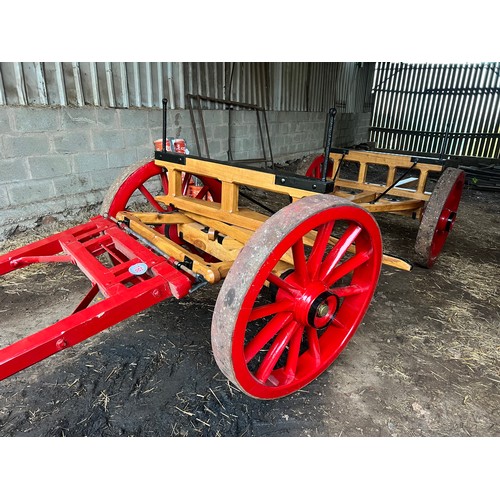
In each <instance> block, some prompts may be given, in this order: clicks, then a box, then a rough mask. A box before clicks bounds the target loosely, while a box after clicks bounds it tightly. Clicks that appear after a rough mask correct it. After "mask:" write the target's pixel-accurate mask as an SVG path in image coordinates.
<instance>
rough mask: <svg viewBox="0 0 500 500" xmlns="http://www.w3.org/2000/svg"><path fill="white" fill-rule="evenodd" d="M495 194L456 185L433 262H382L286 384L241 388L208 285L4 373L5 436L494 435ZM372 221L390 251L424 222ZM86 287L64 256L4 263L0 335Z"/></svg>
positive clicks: (64, 307) (44, 319) (1, 414)
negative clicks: (324, 355) (331, 353)
mask: <svg viewBox="0 0 500 500" xmlns="http://www.w3.org/2000/svg"><path fill="white" fill-rule="evenodd" d="M299 170H300V169H299ZM499 206H500V193H493V192H481V191H477V190H466V191H465V193H464V195H463V199H462V204H461V207H460V210H459V218H458V221H457V223H456V224H455V226H454V229H453V231H452V233H451V234H450V237H449V239H448V241H447V243H446V246H445V249H444V251H443V253H442V255H441V256H440V258H439V260H438V262H437V263H436V265H435V266H434V267H433V268H432V269H430V270H429V269H423V268H419V267H414V268H413V270H412V271H411V272H405V271H399V270H396V269H394V268H391V267H385V266H384V267H383V269H382V273H381V277H380V282H379V284H378V288H377V291H376V293H375V296H374V299H373V302H372V305H371V307H370V308H369V310H368V312H367V314H366V316H365V318H364V321H363V323H362V325H361V326H360V328H359V329H358V331H357V333H356V335H355V336H354V337H353V339H352V341H351V342H350V343H349V345H348V346H347V348H346V349H345V350H344V351H343V352H342V354H341V355H340V357H339V358H338V359H337V360H336V361H335V362H334V363H333V364H332V366H331V367H330V368H329V369H328V370H327V371H326V372H325V373H324V374H323V375H321V376H320V377H319V378H318V379H316V380H315V381H313V382H312V383H311V384H310V385H308V386H307V387H305V388H304V389H303V390H301V391H299V392H297V393H295V394H293V395H291V396H288V397H286V398H283V399H279V400H272V401H261V400H255V399H251V398H249V397H247V396H246V395H244V394H242V393H241V392H240V391H238V390H237V389H236V388H235V387H234V386H233V385H232V384H230V383H229V382H228V381H227V380H226V378H225V377H224V375H222V373H221V372H220V371H219V369H218V367H217V365H216V363H215V361H214V359H213V356H212V352H211V345H210V325H211V315H212V311H213V308H214V304H215V300H216V297H217V293H218V289H219V286H212V287H205V288H202V289H200V290H199V291H198V292H196V293H195V294H193V295H192V296H188V297H186V298H184V299H182V300H179V301H176V300H170V301H168V302H165V303H161V304H159V305H157V306H154V307H152V308H151V309H149V310H146V311H144V312H143V313H141V314H138V315H136V316H134V317H132V318H131V319H129V320H126V321H124V322H123V323H121V324H120V325H117V326H115V327H113V328H110V329H109V330H106V331H104V332H102V333H100V334H99V335H97V336H95V337H93V338H92V339H90V340H88V341H85V342H83V343H82V344H79V345H77V346H75V347H73V348H71V349H67V350H65V351H62V352H60V353H58V354H56V355H54V356H52V357H50V358H48V359H47V360H44V361H43V362H40V363H39V364H37V365H35V366H33V367H30V368H28V369H26V370H24V371H22V372H20V373H18V374H16V375H14V376H12V377H10V378H9V379H6V380H4V381H2V382H0V436H297V437H299V436H328V437H334V436H457V437H464V436H477V437H482V436H489V437H492V436H500V390H499V387H500V362H499V357H500V343H499V331H500V294H499V288H498V284H499V277H500V251H499V247H500V210H499ZM377 221H378V222H379V225H380V228H381V231H382V235H383V240H384V245H385V248H384V250H385V252H386V253H389V254H393V255H397V256H400V257H404V258H407V259H410V260H411V259H412V256H413V245H414V242H415V236H416V233H417V229H418V223H417V222H416V221H414V220H411V219H407V218H403V217H399V216H396V215H390V214H385V215H381V216H377ZM61 229H63V227H61V224H58V223H50V224H47V225H41V226H40V227H38V228H36V229H35V230H33V231H29V232H24V233H21V234H17V235H13V236H12V237H11V238H10V239H9V240H8V241H6V242H4V243H3V245H2V247H0V250H1V251H2V252H6V251H8V250H10V249H12V248H15V247H17V246H19V245H21V244H24V243H26V242H27V241H31V240H33V239H36V238H37V237H40V236H43V235H47V234H49V233H52V232H55V231H56V230H61ZM86 286H87V282H86V280H85V279H83V278H82V277H81V276H79V275H78V274H76V273H75V272H73V271H72V270H71V269H69V268H68V267H67V266H66V265H64V264H58V265H51V266H50V267H49V266H46V267H41V266H36V267H35V266H33V268H31V269H26V270H23V271H18V272H17V273H11V274H10V275H8V276H5V277H2V278H1V279H0V320H1V322H2V323H1V324H2V327H1V333H0V346H2V347H3V346H5V345H7V344H9V343H11V342H13V341H14V340H16V339H18V338H20V337H22V336H24V335H26V334H28V333H30V332H32V331H35V330H36V329H38V328H40V327H41V326H44V325H46V324H49V323H50V322H51V321H54V320H55V319H57V318H58V317H60V316H61V315H62V314H64V313H65V312H69V311H70V310H71V307H72V306H73V307H74V304H75V303H78V297H80V293H81V291H82V290H86Z"/></svg>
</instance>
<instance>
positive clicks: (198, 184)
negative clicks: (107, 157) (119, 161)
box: [101, 159, 221, 245]
mask: <svg viewBox="0 0 500 500" xmlns="http://www.w3.org/2000/svg"><path fill="white" fill-rule="evenodd" d="M182 192H183V194H184V195H186V196H192V197H193V198H197V199H200V200H201V199H204V200H210V201H216V202H220V199H221V184H220V182H219V181H218V180H217V179H212V178H209V177H195V176H194V175H191V174H184V176H183V179H182ZM162 194H168V175H167V171H166V170H165V169H164V168H162V167H160V166H158V165H156V164H155V163H154V161H153V160H152V159H149V160H145V161H144V160H143V161H141V162H138V163H135V164H133V165H130V166H129V167H127V168H126V169H124V170H123V172H122V173H121V175H120V176H119V177H118V178H117V179H116V180H115V182H114V183H113V184H112V185H111V187H110V188H109V189H108V192H107V193H106V195H105V197H104V201H103V203H102V206H101V214H103V215H105V216H111V217H115V216H116V214H117V213H118V212H120V211H121V210H133V206H131V205H132V203H136V204H144V203H146V204H147V205H149V208H150V209H152V210H154V211H156V212H162V213H165V212H169V211H171V208H170V207H164V206H162V205H161V204H160V203H158V201H156V200H155V196H157V195H162ZM134 195H139V196H135V197H134V198H133V196H134ZM155 229H156V230H157V231H159V232H162V233H164V234H165V235H166V236H168V237H169V238H170V239H172V240H173V241H175V242H176V243H178V244H180V245H181V244H184V243H185V242H184V241H183V240H182V239H181V238H180V237H179V235H178V232H177V226H175V225H171V226H165V225H163V226H156V227H155Z"/></svg>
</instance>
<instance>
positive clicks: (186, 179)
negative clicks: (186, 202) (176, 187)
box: [182, 173, 192, 196]
mask: <svg viewBox="0 0 500 500" xmlns="http://www.w3.org/2000/svg"><path fill="white" fill-rule="evenodd" d="M191 177H192V175H191V174H188V173H186V174H185V175H184V179H182V195H183V196H187V192H188V189H189V183H190V182H191Z"/></svg>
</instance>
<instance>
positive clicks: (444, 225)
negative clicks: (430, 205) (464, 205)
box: [437, 209, 457, 233]
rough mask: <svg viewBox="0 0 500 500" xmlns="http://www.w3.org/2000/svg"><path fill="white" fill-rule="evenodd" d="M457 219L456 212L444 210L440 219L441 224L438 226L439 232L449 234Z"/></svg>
mask: <svg viewBox="0 0 500 500" xmlns="http://www.w3.org/2000/svg"><path fill="white" fill-rule="evenodd" d="M456 218H457V212H454V211H452V210H449V209H445V210H443V212H442V213H441V216H440V217H439V222H438V225H437V229H438V231H444V232H446V233H449V232H450V231H451V228H452V226H453V224H454V223H455V219H456Z"/></svg>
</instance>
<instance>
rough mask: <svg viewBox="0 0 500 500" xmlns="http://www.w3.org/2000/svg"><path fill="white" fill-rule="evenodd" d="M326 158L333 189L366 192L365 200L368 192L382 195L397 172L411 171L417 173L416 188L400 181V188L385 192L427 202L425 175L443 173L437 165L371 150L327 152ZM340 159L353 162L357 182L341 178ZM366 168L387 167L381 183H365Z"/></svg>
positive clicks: (390, 184) (394, 180) (394, 178)
mask: <svg viewBox="0 0 500 500" xmlns="http://www.w3.org/2000/svg"><path fill="white" fill-rule="evenodd" d="M330 158H331V160H332V161H333V172H332V178H334V179H335V187H336V188H337V189H338V188H346V189H357V190H361V191H363V193H365V195H364V196H366V193H368V197H369V193H374V194H375V195H377V194H380V193H384V191H386V190H387V188H389V187H390V186H392V185H393V184H394V183H395V182H396V180H397V178H396V174H397V169H410V168H411V169H412V170H414V171H415V174H418V180H417V184H416V187H412V184H411V183H407V184H405V183H403V182H402V183H401V185H399V186H397V187H396V186H395V187H393V188H392V189H391V190H390V191H389V193H390V195H392V196H399V197H403V198H411V199H415V200H423V201H427V200H428V199H429V196H430V193H428V192H426V191H425V185H426V183H427V177H428V175H429V172H438V173H439V172H441V171H442V170H443V167H442V166H441V165H436V164H432V163H425V162H424V161H421V160H422V158H413V157H411V156H405V155H394V154H387V153H377V152H371V151H355V150H347V151H345V152H343V153H341V152H330ZM342 160H344V161H349V162H355V163H357V164H358V165H359V171H358V179H357V180H355V181H354V180H349V179H345V178H343V177H342V176H341V174H342ZM370 165H379V166H383V167H386V168H387V176H386V179H385V182H382V183H380V184H379V183H372V182H368V181H367V174H368V170H369V168H370ZM339 169H340V170H339ZM402 185H406V186H407V187H402ZM357 201H358V200H357ZM359 201H361V200H359ZM362 201H365V200H362Z"/></svg>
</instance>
